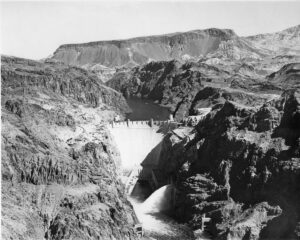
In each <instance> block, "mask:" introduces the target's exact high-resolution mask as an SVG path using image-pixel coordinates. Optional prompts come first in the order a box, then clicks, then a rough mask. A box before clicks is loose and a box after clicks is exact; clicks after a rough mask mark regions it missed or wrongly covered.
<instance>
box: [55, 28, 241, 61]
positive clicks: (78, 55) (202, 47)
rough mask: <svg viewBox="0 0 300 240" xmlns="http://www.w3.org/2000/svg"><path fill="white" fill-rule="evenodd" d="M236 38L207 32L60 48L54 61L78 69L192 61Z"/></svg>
mask: <svg viewBox="0 0 300 240" xmlns="http://www.w3.org/2000/svg"><path fill="white" fill-rule="evenodd" d="M234 38H237V36H236V35H235V33H234V32H233V31H232V30H228V29H224V30H222V29H206V30H195V31H190V32H184V33H173V34H167V35H160V36H149V37H140V38H133V39H128V40H114V41H99V42H90V43H83V44H66V45H62V46H60V47H59V48H58V49H57V50H56V51H55V52H54V54H53V57H52V58H53V59H57V60H60V61H63V62H65V63H68V64H75V65H80V66H84V65H92V66H93V65H94V66H95V65H99V66H106V67H115V66H134V65H139V64H144V63H147V62H149V61H162V60H171V59H191V58H197V57H199V56H201V55H206V54H207V53H209V52H212V51H215V50H216V49H217V48H218V47H219V44H220V43H221V42H222V41H226V40H229V39H234Z"/></svg>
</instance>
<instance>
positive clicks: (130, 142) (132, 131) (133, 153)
mask: <svg viewBox="0 0 300 240" xmlns="http://www.w3.org/2000/svg"><path fill="white" fill-rule="evenodd" d="M109 129H110V132H111V133H112V135H113V137H114V140H115V142H116V144H117V146H118V148H119V151H120V154H121V161H122V169H123V170H124V171H130V170H132V169H133V168H134V167H136V166H139V165H140V164H141V163H142V162H143V161H144V159H145V158H146V156H147V155H148V154H149V153H150V152H151V151H152V150H153V149H154V148H155V147H156V146H157V145H158V144H159V143H160V142H161V141H162V139H163V137H164V134H163V133H161V132H158V129H159V126H156V125H154V126H152V127H150V126H149V125H148V124H146V123H143V122H140V123H136V122H131V123H130V124H126V123H122V124H116V125H114V126H110V127H109Z"/></svg>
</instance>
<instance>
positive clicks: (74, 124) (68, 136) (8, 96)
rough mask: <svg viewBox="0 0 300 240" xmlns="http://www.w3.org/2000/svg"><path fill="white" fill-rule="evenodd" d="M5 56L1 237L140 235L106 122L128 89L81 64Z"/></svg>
mask: <svg viewBox="0 0 300 240" xmlns="http://www.w3.org/2000/svg"><path fill="white" fill-rule="evenodd" d="M1 61H2V65H1V68H2V69H1V83H2V89H1V94H2V99H1V111H2V114H1V124H2V132H1V155H2V159H1V170H2V172H1V173H2V176H1V177H2V186H1V190H2V194H1V197H2V208H1V210H2V212H1V215H2V219H1V220H2V229H1V230H2V237H1V239H28V240H32V239H39V240H40V239H57V240H58V239H136V238H137V236H136V234H135V233H134V231H133V227H134V225H135V223H136V217H135V214H134V212H133V209H132V206H131V205H130V204H129V202H128V201H127V200H126V197H125V194H124V187H123V185H122V184H121V182H120V180H119V174H118V172H119V168H118V166H120V158H119V154H118V151H117V150H116V148H115V146H114V145H113V144H112V139H111V136H110V135H109V133H108V130H107V129H106V127H105V124H104V123H105V122H107V121H108V120H111V119H113V117H114V115H115V114H116V111H118V112H124V111H127V110H128V106H127V104H126V102H125V100H124V98H123V97H122V96H121V94H119V93H117V92H116V91H115V90H112V89H110V88H108V87H106V86H104V85H103V84H102V83H100V82H99V81H98V79H97V78H96V77H95V76H93V75H91V74H89V73H88V72H86V71H85V70H82V69H80V68H74V67H68V66H65V65H63V64H56V63H40V62H35V61H31V60H26V59H20V58H14V57H4V56H2V59H1Z"/></svg>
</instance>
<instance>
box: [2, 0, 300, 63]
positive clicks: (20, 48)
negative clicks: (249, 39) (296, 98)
mask: <svg viewBox="0 0 300 240" xmlns="http://www.w3.org/2000/svg"><path fill="white" fill-rule="evenodd" d="M0 4H1V5H0V7H1V24H0V26H1V27H0V36H1V39H0V40H1V45H0V46H1V54H6V55H13V56H17V57H24V58H30V59H41V58H45V57H48V56H49V55H51V54H52V53H53V52H54V51H55V50H56V49H57V48H58V47H59V46H60V45H62V44H67V43H82V42H91V41H101V40H112V39H126V38H131V37H137V36H147V35H156V34H164V33H172V32H182V31H189V30H194V29H205V28H211V27H215V28H230V29H233V30H234V31H235V32H236V33H237V34H238V35H240V36H248V35H254V34H259V33H266V32H275V31H280V30H283V29H286V28H288V27H292V26H295V25H298V24H300V14H299V12H300V1H293V2H288V1H282V2H278V1H276V2H271V1H267V2H261V1H259V2H258V1H250V2H245V1H234V2H229V1H222V2H211V1H210V2H204V1H192V2H188V1H180V2H178V1H177V2H175V1H151V2H150V1H121V2H116V1H100V2H98V1H91V2H86V1H85V2H83V1H77V2H70V1H68V2H58V1H52V2H46V1H35V2H26V1H22V2H1V3H0Z"/></svg>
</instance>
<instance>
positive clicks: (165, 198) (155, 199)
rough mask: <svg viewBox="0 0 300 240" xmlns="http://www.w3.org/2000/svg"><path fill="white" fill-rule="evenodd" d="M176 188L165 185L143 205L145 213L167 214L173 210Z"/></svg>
mask: <svg viewBox="0 0 300 240" xmlns="http://www.w3.org/2000/svg"><path fill="white" fill-rule="evenodd" d="M173 192H174V188H173V186H172V185H165V186H163V187H161V188H159V189H157V190H156V191H155V192H154V193H152V194H151V196H150V197H148V198H147V199H146V201H145V202H143V204H142V205H141V208H142V211H143V212H145V213H157V212H167V211H169V210H171V208H172V197H173Z"/></svg>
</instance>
